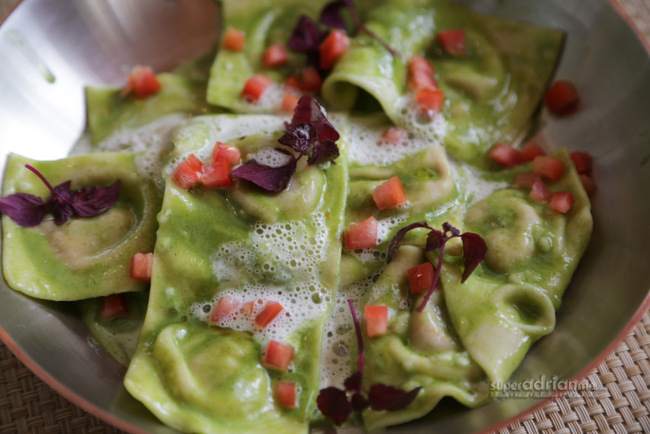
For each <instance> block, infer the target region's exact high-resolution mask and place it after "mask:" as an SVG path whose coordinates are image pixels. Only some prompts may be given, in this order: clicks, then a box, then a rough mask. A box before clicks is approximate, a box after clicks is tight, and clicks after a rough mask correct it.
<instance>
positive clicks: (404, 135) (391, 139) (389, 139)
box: [381, 127, 409, 145]
mask: <svg viewBox="0 0 650 434" xmlns="http://www.w3.org/2000/svg"><path fill="white" fill-rule="evenodd" d="M381 138H382V140H383V141H384V142H386V143H390V144H391V145H399V144H402V143H405V142H407V141H408V138H409V133H408V132H407V131H406V130H405V129H404V128H400V127H388V128H386V129H385V130H384V132H383V133H382V134H381Z"/></svg>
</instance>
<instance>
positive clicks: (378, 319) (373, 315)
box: [364, 305, 388, 338]
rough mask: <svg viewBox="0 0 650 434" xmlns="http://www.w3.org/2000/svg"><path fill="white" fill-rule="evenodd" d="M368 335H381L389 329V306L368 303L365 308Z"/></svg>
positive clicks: (370, 336)
mask: <svg viewBox="0 0 650 434" xmlns="http://www.w3.org/2000/svg"><path fill="white" fill-rule="evenodd" d="M364 313H365V320H366V335H368V337H369V338H372V337H375V336H381V335H383V334H384V333H386V331H387V330H388V306H384V305H367V306H365V308H364Z"/></svg>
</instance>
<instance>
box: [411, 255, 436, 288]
mask: <svg viewBox="0 0 650 434" xmlns="http://www.w3.org/2000/svg"><path fill="white" fill-rule="evenodd" d="M406 275H407V277H408V281H409V290H410V291H411V294H420V293H422V292H426V291H428V290H429V289H430V288H431V285H432V284H433V275H434V270H433V264H431V262H424V263H422V264H420V265H416V266H415V267H412V268H409V269H408V270H406Z"/></svg>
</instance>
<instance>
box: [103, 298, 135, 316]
mask: <svg viewBox="0 0 650 434" xmlns="http://www.w3.org/2000/svg"><path fill="white" fill-rule="evenodd" d="M128 313H129V307H128V305H127V304H126V297H125V296H124V294H110V295H107V296H106V297H104V298H103V299H102V309H101V311H100V313H99V319H100V320H101V321H108V320H109V319H113V318H117V317H120V316H124V315H127V314H128Z"/></svg>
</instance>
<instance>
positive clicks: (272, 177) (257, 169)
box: [231, 148, 298, 193]
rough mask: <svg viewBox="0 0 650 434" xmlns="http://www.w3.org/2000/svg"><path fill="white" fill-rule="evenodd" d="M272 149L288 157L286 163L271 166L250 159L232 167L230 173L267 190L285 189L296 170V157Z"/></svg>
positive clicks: (282, 150)
mask: <svg viewBox="0 0 650 434" xmlns="http://www.w3.org/2000/svg"><path fill="white" fill-rule="evenodd" d="M274 150H275V151H276V152H280V153H282V154H285V155H286V156H287V157H288V158H287V163H285V164H283V165H280V166H275V165H274V166H271V165H266V164H261V163H258V162H257V161H256V160H255V159H252V160H249V161H247V162H246V163H244V164H242V165H241V166H238V167H236V168H234V169H233V170H232V172H231V173H232V175H233V176H236V177H238V178H242V179H245V180H247V181H250V182H252V183H253V184H255V185H257V186H258V187H261V188H263V189H264V190H267V191H272V192H275V193H277V192H280V191H282V190H284V189H286V188H287V186H288V185H289V181H291V177H292V176H293V174H294V173H295V171H296V167H297V162H298V159H297V158H296V157H294V156H293V155H292V154H291V153H290V152H289V151H286V150H284V149H281V148H274Z"/></svg>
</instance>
